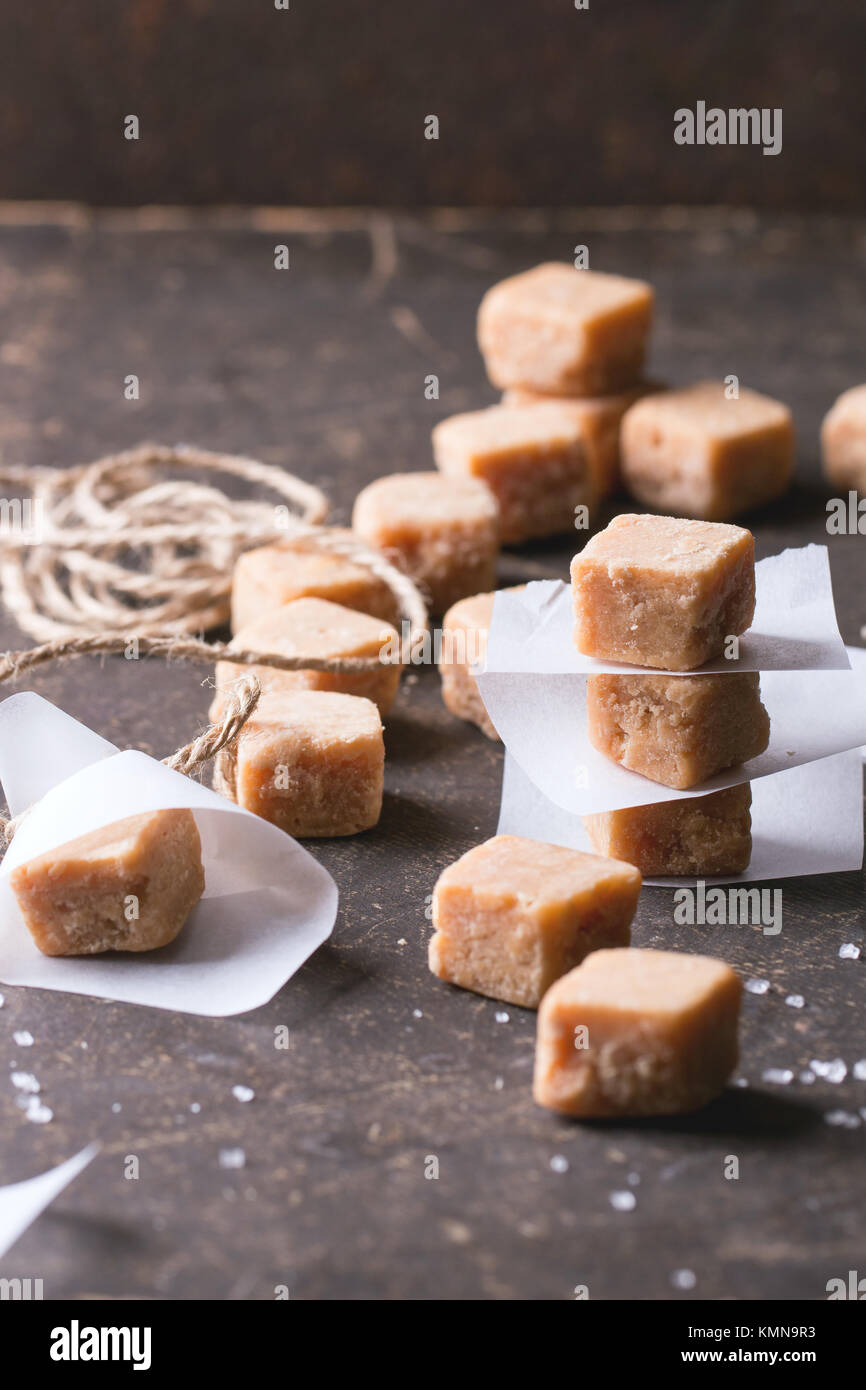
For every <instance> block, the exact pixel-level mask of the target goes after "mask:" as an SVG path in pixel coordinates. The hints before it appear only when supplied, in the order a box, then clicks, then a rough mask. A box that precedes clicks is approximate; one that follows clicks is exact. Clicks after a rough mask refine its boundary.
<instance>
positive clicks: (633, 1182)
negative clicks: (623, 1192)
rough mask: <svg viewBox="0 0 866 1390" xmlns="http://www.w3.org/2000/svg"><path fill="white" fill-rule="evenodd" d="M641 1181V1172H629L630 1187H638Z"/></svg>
mask: <svg viewBox="0 0 866 1390" xmlns="http://www.w3.org/2000/svg"><path fill="white" fill-rule="evenodd" d="M639 1183H640V1173H629V1175H628V1185H629V1187H637V1186H638V1184H639Z"/></svg>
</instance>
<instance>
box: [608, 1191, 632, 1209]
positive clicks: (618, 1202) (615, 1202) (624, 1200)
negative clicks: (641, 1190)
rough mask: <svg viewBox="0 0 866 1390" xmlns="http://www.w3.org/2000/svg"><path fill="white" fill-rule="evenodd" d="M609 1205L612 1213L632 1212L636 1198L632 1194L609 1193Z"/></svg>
mask: <svg viewBox="0 0 866 1390" xmlns="http://www.w3.org/2000/svg"><path fill="white" fill-rule="evenodd" d="M610 1204H611V1206H612V1207H613V1209H614V1211H634V1209H635V1207H636V1206H637V1197H635V1195H634V1193H633V1192H611V1194H610Z"/></svg>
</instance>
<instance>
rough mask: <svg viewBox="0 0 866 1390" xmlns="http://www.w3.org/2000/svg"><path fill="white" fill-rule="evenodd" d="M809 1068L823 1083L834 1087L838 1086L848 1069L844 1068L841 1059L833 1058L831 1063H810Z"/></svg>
mask: <svg viewBox="0 0 866 1390" xmlns="http://www.w3.org/2000/svg"><path fill="white" fill-rule="evenodd" d="M809 1066H810V1067H811V1068H812V1070H813V1072H814V1073H815V1075H816V1076H820V1077H821V1078H822V1080H824V1081H829V1082H831V1083H832V1084H833V1085H834V1086H838V1085H839V1083H840V1082H842V1081H844V1080H845V1077H846V1076H847V1075H848V1068H847V1067H846V1066H845V1063H844V1062H843V1061H842V1058H841V1057H834V1058H833V1061H832V1062H816V1061H811V1062H810V1063H809Z"/></svg>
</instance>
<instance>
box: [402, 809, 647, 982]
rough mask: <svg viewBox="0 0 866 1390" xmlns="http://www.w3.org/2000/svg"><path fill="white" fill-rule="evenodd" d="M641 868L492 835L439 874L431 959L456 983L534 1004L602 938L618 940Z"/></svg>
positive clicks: (604, 942)
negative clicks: (492, 836) (490, 838)
mask: <svg viewBox="0 0 866 1390" xmlns="http://www.w3.org/2000/svg"><path fill="white" fill-rule="evenodd" d="M640 885H641V876H640V874H639V873H638V872H637V870H636V869H634V868H632V866H631V865H630V864H620V863H618V862H617V860H615V859H601V858H599V857H597V856H596V855H594V854H581V853H580V851H578V850H572V849H563V848H562V847H561V846H560V845H549V844H544V843H543V842H542V841H540V840H526V839H523V838H520V837H518V836H515V835H496V836H495V837H494V838H493V839H492V840H487V841H486V842H485V843H484V844H483V845H476V847H475V848H474V849H471V850H469V852H468V853H467V854H464V855H463V856H462V858H460V859H458V860H457V861H456V863H454V864H451V865H449V867H448V868H447V869H446V870H445V871H444V873H443V874H441V875H440V877H439V881H438V882H437V884H436V888H435V890H434V892H433V925H434V927H435V928H436V931H435V934H434V935H433V937H432V938H431V940H430V951H429V963H430V969H431V970H432V971H433V974H434V975H438V976H439V978H440V979H442V980H448V981H449V982H450V983H451V984H454V985H460V986H462V988H463V989H471V990H475V992H476V993H477V994H487V995H490V997H491V998H493V999H503V1000H505V1001H506V1002H507V1003H509V1004H520V1005H522V1006H523V1007H524V1008H527V1009H534V1008H536V1007H537V1005H538V1002H539V1000H540V999H541V997H542V995H543V994H544V992H545V990H546V989H547V988H548V986H549V985H551V984H552V983H553V981H554V980H556V979H558V978H559V976H560V975H563V974H564V973H565V971H566V970H570V969H571V967H572V966H573V965H577V964H578V962H579V961H582V960H583V959H584V957H585V956H586V955H588V954H589V952H590V951H596V950H598V948H599V947H600V946H626V945H628V942H629V940H630V924H631V919H632V917H633V916H634V913H635V908H636V906H637V900H638V894H639V893H640Z"/></svg>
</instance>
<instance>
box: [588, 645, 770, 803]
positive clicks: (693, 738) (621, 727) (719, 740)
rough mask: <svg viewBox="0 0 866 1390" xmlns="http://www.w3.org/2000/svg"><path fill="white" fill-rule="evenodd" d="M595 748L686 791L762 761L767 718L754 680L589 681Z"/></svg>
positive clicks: (737, 675) (740, 676) (736, 675)
mask: <svg viewBox="0 0 866 1390" xmlns="http://www.w3.org/2000/svg"><path fill="white" fill-rule="evenodd" d="M586 713H587V726H588V731H589V739H590V742H591V744H592V746H593V748H597V749H598V751H599V752H600V753H604V754H605V756H606V757H608V758H610V759H611V760H612V761H613V762H615V763H620V764H621V765H622V767H627V768H628V769H629V771H630V772H639V773H640V774H641V776H642V777H649V778H650V779H651V780H652V781H653V782H661V783H662V784H663V785H664V786H666V787H676V788H678V789H679V790H687V789H688V788H689V787H695V786H697V784H698V782H703V781H704V780H705V779H706V778H707V777H713V776H714V775H715V774H716V773H717V772H721V771H722V769H723V768H726V767H734V766H735V764H737V763H744V762H747V761H748V760H749V758H756V757H757V756H758V754H759V753H763V752H764V749H765V748H766V747H767V744H768V743H769V742H770V718H769V715H768V714H767V711H766V710H765V709H764V706H763V705H762V703H761V686H760V677H759V676H758V674H757V672H751V671H740V672H732V673H731V675H727V674H725V675H713V676H610V675H604V676H590V677H589V678H588V679H587V683H586Z"/></svg>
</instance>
